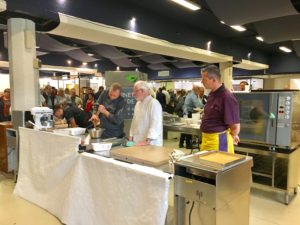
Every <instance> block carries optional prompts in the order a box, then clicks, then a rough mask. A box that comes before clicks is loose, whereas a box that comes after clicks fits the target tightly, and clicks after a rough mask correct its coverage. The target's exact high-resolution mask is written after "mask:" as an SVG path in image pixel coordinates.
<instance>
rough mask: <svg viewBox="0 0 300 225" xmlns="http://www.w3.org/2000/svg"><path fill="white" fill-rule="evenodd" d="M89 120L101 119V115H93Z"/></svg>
mask: <svg viewBox="0 0 300 225" xmlns="http://www.w3.org/2000/svg"><path fill="white" fill-rule="evenodd" d="M89 121H95V122H96V121H99V117H98V116H97V115H95V114H94V115H92V117H91V118H90V119H89Z"/></svg>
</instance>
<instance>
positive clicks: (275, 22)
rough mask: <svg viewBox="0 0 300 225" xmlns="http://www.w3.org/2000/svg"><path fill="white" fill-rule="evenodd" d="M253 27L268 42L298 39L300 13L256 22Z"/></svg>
mask: <svg viewBox="0 0 300 225" xmlns="http://www.w3.org/2000/svg"><path fill="white" fill-rule="evenodd" d="M255 27H256V29H257V32H258V34H259V35H260V36H262V37H263V38H264V41H265V42H266V43H269V44H273V43H276V42H281V41H287V40H296V39H300V29H299V27H300V15H294V16H285V17H280V18H276V19H270V20H265V21H261V22H257V23H255Z"/></svg>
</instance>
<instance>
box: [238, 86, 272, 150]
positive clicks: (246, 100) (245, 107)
mask: <svg viewBox="0 0 300 225" xmlns="http://www.w3.org/2000/svg"><path fill="white" fill-rule="evenodd" d="M234 95H235V97H236V98H237V100H238V102H239V107H240V121H241V131H240V134H239V136H240V139H241V142H251V143H260V144H268V145H275V144H276V123H277V104H278V103H277V99H278V93H276V92H260V93H255V92H252V93H235V94H234Z"/></svg>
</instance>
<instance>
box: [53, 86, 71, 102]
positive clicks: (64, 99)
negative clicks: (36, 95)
mask: <svg viewBox="0 0 300 225" xmlns="http://www.w3.org/2000/svg"><path fill="white" fill-rule="evenodd" d="M56 98H57V104H60V105H62V106H63V107H65V106H66V104H67V102H68V101H70V99H69V98H68V97H66V95H65V91H64V89H63V88H59V89H58V91H57V96H56Z"/></svg>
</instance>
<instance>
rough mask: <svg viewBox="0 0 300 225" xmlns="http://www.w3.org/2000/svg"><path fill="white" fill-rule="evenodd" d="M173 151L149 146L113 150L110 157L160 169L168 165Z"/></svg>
mask: <svg viewBox="0 0 300 225" xmlns="http://www.w3.org/2000/svg"><path fill="white" fill-rule="evenodd" d="M171 151H172V148H167V147H158V146H152V145H147V146H134V147H128V148H119V149H112V150H111V152H110V155H111V156H112V157H113V158H116V159H119V160H122V161H126V162H131V163H137V164H143V165H147V166H154V167H158V166H161V165H163V164H166V163H168V161H169V153H170V152H171Z"/></svg>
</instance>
